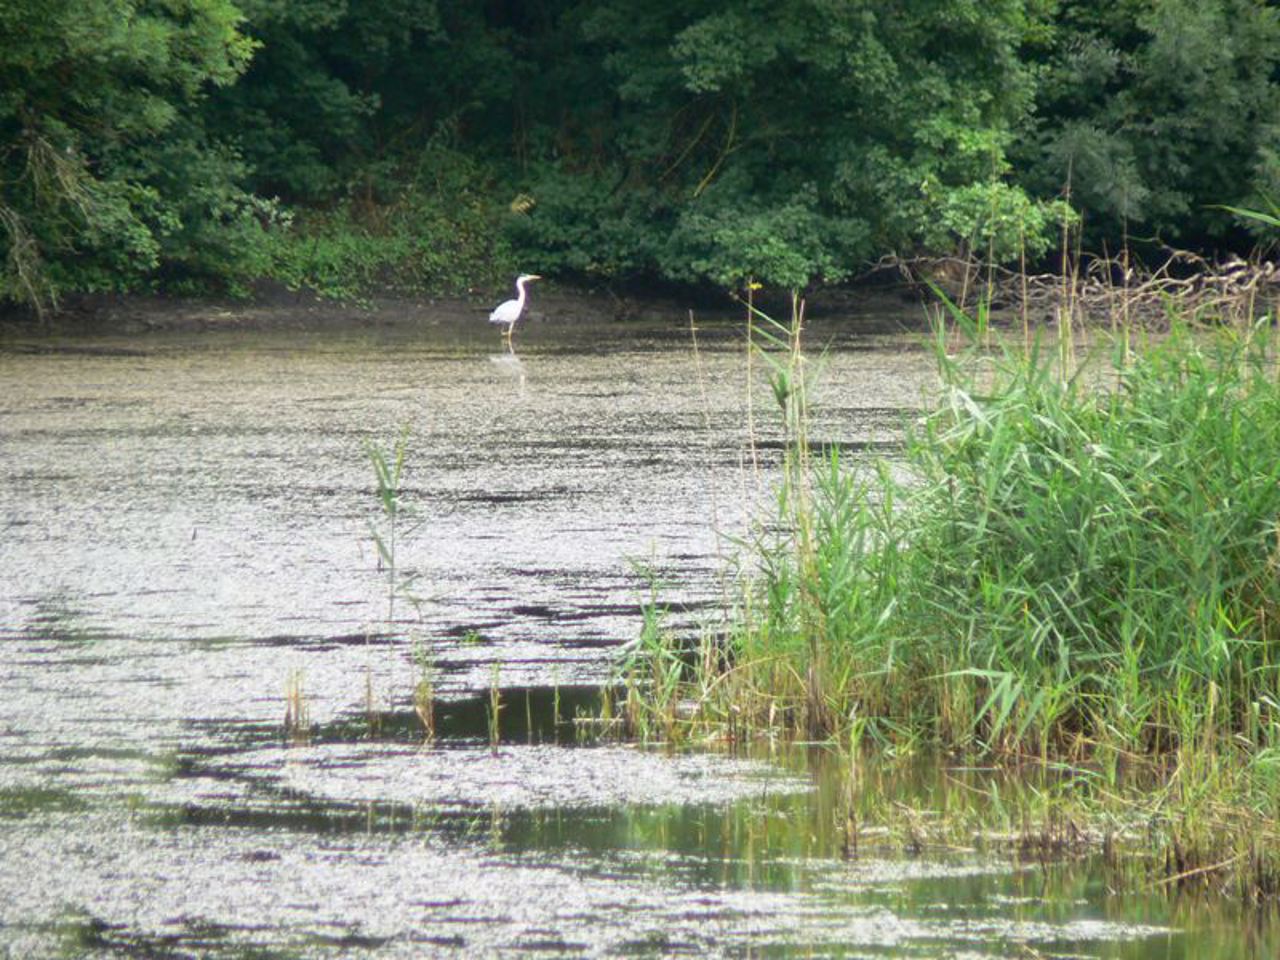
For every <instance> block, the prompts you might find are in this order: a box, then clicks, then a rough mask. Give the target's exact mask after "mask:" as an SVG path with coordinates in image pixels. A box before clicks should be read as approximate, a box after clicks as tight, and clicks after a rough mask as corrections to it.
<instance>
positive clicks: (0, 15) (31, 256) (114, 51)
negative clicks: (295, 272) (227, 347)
mask: <svg viewBox="0 0 1280 960" xmlns="http://www.w3.org/2000/svg"><path fill="white" fill-rule="evenodd" d="M239 22H240V14H239V11H238V10H237V9H236V7H235V6H233V5H232V4H231V3H230V2H228V0H191V2H189V3H186V4H184V5H183V6H182V8H181V9H180V10H179V9H177V8H175V7H172V6H171V5H164V4H160V5H157V4H151V3H144V2H134V0H91V2H87V3H69V2H66V0H61V2H56V3H54V4H52V5H51V4H49V3H34V2H30V0H14V2H10V3H7V4H5V5H4V7H3V8H2V9H0V36H3V37H4V38H5V39H4V43H3V44H2V45H0V90H3V91H4V93H3V95H0V225H3V228H4V231H3V234H0V244H2V249H3V253H4V256H5V269H4V271H3V273H0V295H4V296H6V297H9V298H15V299H20V300H25V301H27V302H30V303H33V304H35V305H37V306H42V305H44V304H46V303H48V302H50V301H52V300H53V299H54V298H56V296H57V293H58V291H59V290H60V289H64V288H72V289H119V288H122V287H127V286H132V285H135V284H137V283H138V282H140V281H141V280H142V279H143V278H145V277H147V276H148V275H149V274H150V273H151V272H152V271H153V270H154V269H155V268H156V266H157V265H158V264H159V262H160V261H161V259H162V258H163V259H168V260H171V261H172V262H174V263H179V262H184V261H185V263H186V265H187V266H188V267H189V268H193V269H199V268H200V266H201V265H202V263H203V262H204V260H205V258H207V257H212V258H214V259H215V260H217V261H218V263H217V267H216V269H217V270H219V271H223V270H226V269H227V268H228V267H234V261H235V257H236V254H235V251H237V250H239V249H241V248H242V247H241V244H242V241H243V239H244V235H243V231H244V230H245V228H246V222H247V220H248V219H250V218H251V216H252V214H253V212H254V207H255V202H254V201H253V200H252V198H250V197H248V196H247V195H245V194H243V193H242V192H240V191H239V190H238V189H237V188H236V187H235V184H234V177H235V174H236V172H237V170H236V164H235V159H234V156H233V155H232V154H230V153H228V152H226V151H222V150H220V149H219V148H218V147H217V146H216V145H212V144H209V143H208V142H207V141H205V140H204V139H203V137H202V134H201V131H200V128H199V126H198V123H196V122H193V121H189V120H187V119H186V114H187V112H189V111H191V110H192V109H193V108H194V106H195V105H196V103H197V102H198V101H199V98H200V97H201V96H202V94H203V92H204V91H205V90H206V89H207V88H208V87H210V86H213V85H225V84H229V83H232V82H233V81H234V80H235V78H236V76H237V75H238V74H239V73H240V71H241V70H243V69H244V66H245V64H246V63H247V61H248V58H249V56H250V53H251V50H252V45H251V43H250V42H249V41H248V40H247V39H246V38H245V37H244V36H242V35H241V34H240V33H239V32H238V30H237V27H238V24H239ZM192 159H195V160H196V161H197V162H196V163H195V164H190V163H188V162H187V161H190V160H192ZM193 208H198V209H199V210H200V214H203V216H201V215H200V214H197V215H194V216H193ZM199 219H203V221H204V222H203V223H202V224H201V225H200V226H199V227H198V228H197V229H195V230H194V231H191V232H188V231H187V230H186V229H185V224H186V223H187V222H188V221H193V220H199ZM219 227H226V228H228V229H227V232H226V233H224V232H222V231H220V230H219ZM219 258H220V259H219ZM228 258H230V259H228Z"/></svg>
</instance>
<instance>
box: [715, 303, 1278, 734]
mask: <svg viewBox="0 0 1280 960" xmlns="http://www.w3.org/2000/svg"><path fill="white" fill-rule="evenodd" d="M956 316H957V318H958V319H959V320H960V321H961V322H962V323H963V324H965V325H970V321H969V320H968V318H967V317H964V316H963V315H962V314H959V313H958V312H957V313H956ZM970 330H971V332H976V327H972V326H970ZM944 340H949V337H946V336H941V335H940V340H939V352H938V358H939V364H940V370H941V373H942V378H943V392H942V395H941V397H940V398H939V401H938V403H937V405H936V406H935V407H934V409H932V410H931V411H930V412H929V413H928V415H927V416H926V417H924V418H923V419H922V420H921V421H920V422H919V424H918V425H917V426H916V427H914V428H913V429H911V430H910V432H909V434H908V439H907V443H906V447H905V450H904V463H903V465H902V466H903V467H904V468H905V470H906V472H907V474H908V475H909V479H908V480H906V481H905V482H904V480H903V479H902V476H903V474H902V473H901V472H900V471H899V470H890V469H888V468H887V467H886V466H884V465H881V466H880V467H879V468H878V469H873V470H871V471H862V472H860V473H857V474H854V473H851V472H850V471H849V470H848V469H847V468H846V466H845V465H844V464H842V463H841V462H840V458H839V457H838V456H837V455H835V454H832V455H831V457H830V458H829V460H828V461H827V462H826V463H825V464H820V465H819V467H818V468H815V469H813V470H812V471H803V472H794V471H793V472H789V473H788V474H787V479H786V487H785V489H784V493H783V498H782V501H781V502H782V504H783V506H784V511H783V513H782V516H781V518H780V519H781V521H782V522H781V523H780V524H779V525H778V526H780V527H781V530H782V531H783V532H782V533H781V535H780V537H779V539H778V540H776V541H774V542H766V541H762V542H761V544H760V545H759V549H758V555H759V559H760V563H761V565H762V569H763V582H762V583H761V585H760V591H759V593H760V595H759V598H758V599H755V600H753V601H752V602H751V603H750V605H749V609H750V610H751V611H752V613H751V614H750V615H749V616H747V617H746V618H745V619H744V620H743V621H742V622H741V624H740V627H739V629H738V631H737V633H736V638H735V641H734V645H733V648H732V650H731V652H730V653H729V654H728V656H727V659H728V660H729V661H730V662H732V663H734V664H736V665H737V667H736V669H737V672H738V673H740V674H741V675H742V677H740V678H739V679H738V681H737V682H738V684H739V686H738V689H739V690H741V689H742V687H743V685H747V684H750V685H751V687H752V689H754V690H756V691H763V695H761V696H759V697H758V698H756V699H754V700H753V699H751V698H740V699H739V700H738V701H737V704H736V706H735V707H734V709H736V710H738V711H739V716H740V721H741V722H745V718H747V717H748V716H754V717H755V719H756V722H758V723H760V725H761V726H767V725H769V724H770V723H772V722H791V723H794V724H795V725H797V726H800V727H802V728H803V727H808V728H811V729H812V728H815V727H816V728H817V729H819V730H827V731H831V730H834V729H839V728H841V727H842V726H843V725H844V724H845V723H846V722H849V721H850V720H851V718H858V720H859V723H860V724H861V725H862V727H861V729H864V730H869V731H871V732H872V733H874V735H876V736H880V737H882V738H886V739H894V738H896V737H898V736H900V735H904V734H905V735H907V736H909V737H910V736H922V735H923V736H928V737H931V738H936V739H938V740H941V741H942V742H943V743H944V745H953V746H954V745H966V744H970V745H978V746H981V747H983V748H985V749H987V750H991V751H1002V750H1011V751H1024V750H1035V751H1038V752H1040V753H1041V755H1042V756H1046V757H1053V756H1060V755H1061V754H1062V753H1064V752H1070V751H1074V750H1081V749H1085V750H1087V751H1089V752H1090V753H1095V752H1096V753H1097V754H1100V755H1102V756H1104V757H1108V756H1110V757H1114V756H1115V755H1116V754H1117V753H1129V754H1138V755H1145V754H1150V753H1153V752H1154V753H1166V752H1172V751H1183V750H1185V751H1194V750H1198V749H1203V748H1212V749H1213V750H1222V751H1223V752H1225V753H1229V752H1232V751H1234V750H1235V749H1236V745H1237V744H1240V743H1245V744H1251V745H1253V746H1254V747H1256V748H1258V749H1262V748H1267V749H1276V748H1277V747H1280V744H1277V743H1275V742H1274V739H1273V738H1274V731H1275V730H1277V729H1280V726H1278V724H1280V703H1277V702H1276V700H1275V697H1274V690H1275V688H1276V683H1277V682H1278V681H1280V659H1278V658H1277V651H1278V650H1280V633H1278V632H1277V624H1278V623H1280V620H1277V615H1278V614H1280V578H1277V576H1276V565H1277V558H1278V557H1280V539H1277V537H1278V535H1280V528H1278V527H1277V518H1280V465H1278V464H1277V461H1276V458H1275V456H1274V451H1275V449H1276V446H1277V444H1278V443H1280V382H1277V380H1276V377H1275V368H1274V357H1275V348H1276V343H1275V341H1274V336H1273V333H1272V332H1271V330H1270V328H1269V327H1265V326H1264V327H1259V328H1256V329H1254V330H1246V331H1243V332H1240V333H1235V332H1232V333H1223V334H1221V335H1220V337H1219V338H1217V339H1201V338H1195V339H1193V338H1192V336H1191V335H1190V334H1189V333H1186V332H1184V331H1181V330H1175V332H1174V335H1173V336H1172V337H1171V338H1170V339H1169V340H1168V341H1166V342H1164V343H1161V344H1159V345H1154V346H1150V347H1148V348H1147V349H1145V350H1144V351H1142V352H1141V353H1139V354H1137V355H1133V354H1129V353H1128V352H1127V351H1121V350H1117V352H1116V354H1115V355H1114V357H1113V358H1112V360H1113V362H1112V363H1110V364H1103V365H1102V366H1101V368H1100V369H1092V368H1089V367H1086V368H1083V369H1082V370H1079V371H1076V372H1075V373H1074V374H1072V375H1070V376H1067V375H1066V371H1064V370H1063V369H1062V368H1061V366H1060V365H1059V362H1058V361H1057V360H1054V359H1053V358H1052V357H1048V356H1045V355H1042V354H1041V353H1040V352H1038V351H1035V350H1033V351H1031V352H1030V353H1028V354H1025V355H1024V354H1022V353H1020V352H1013V351H1010V352H1007V353H1005V354H1003V355H997V356H996V357H992V356H991V355H990V354H989V353H988V352H986V351H985V350H981V349H978V348H977V347H976V346H975V348H974V349H973V350H972V351H970V352H968V353H966V354H964V355H962V356H960V357H958V358H956V357H951V356H949V355H948V353H947V350H946V344H945V343H944V342H943V341H944ZM791 432H792V433H794V430H792V431H791ZM725 659H726V658H725V657H722V658H719V659H718V660H717V661H716V662H718V663H723V662H724V660H725ZM763 674H767V676H763ZM747 677H749V678H751V679H744V678H747ZM701 682H702V683H703V685H706V683H707V682H706V680H705V679H704V680H702V681H701ZM731 686H732V685H728V684H726V687H731ZM766 717H767V718H769V719H767V720H766V719H765V718H766ZM1237 737H1243V738H1245V740H1243V741H1240V740H1236V739H1233V738H1237ZM1085 744H1087V745H1088V747H1083V746H1082V745H1085Z"/></svg>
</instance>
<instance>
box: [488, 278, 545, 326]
mask: <svg viewBox="0 0 1280 960" xmlns="http://www.w3.org/2000/svg"><path fill="white" fill-rule="evenodd" d="M541 279H542V277H540V276H538V275H537V274H536V273H522V274H520V276H518V277H516V293H517V294H518V296H517V297H516V298H515V299H514V300H507V301H505V302H503V303H500V304H498V305H497V306H496V307H494V310H493V313H491V314H489V322H490V323H503V324H506V326H507V329H506V331H505V332H504V333H503V334H502V335H503V337H505V338H506V339H507V340H508V341H510V340H511V334H512V332H513V331H514V330H515V328H516V321H517V320H519V319H520V315H521V314H522V313H524V302H525V299H526V298H527V293H526V291H525V289H524V285H525V284H526V283H528V282H529V281H530V280H541Z"/></svg>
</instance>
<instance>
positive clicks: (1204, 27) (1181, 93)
mask: <svg viewBox="0 0 1280 960" xmlns="http://www.w3.org/2000/svg"><path fill="white" fill-rule="evenodd" d="M1033 58H1036V59H1039V60H1040V61H1041V63H1042V64H1043V69H1042V74H1041V80H1040V83H1039V93H1038V97H1037V99H1038V103H1037V110H1036V114H1035V123H1034V125H1033V127H1032V128H1030V129H1029V131H1028V133H1027V135H1026V136H1025V138H1024V139H1023V140H1022V141H1021V143H1020V145H1019V148H1018V150H1017V151H1016V156H1017V158H1018V160H1019V166H1020V167H1021V169H1022V171H1023V176H1022V178H1021V182H1023V183H1024V184H1025V185H1027V187H1028V188H1029V189H1030V190H1032V191H1034V192H1036V193H1038V194H1040V195H1042V196H1043V195H1050V194H1052V193H1053V192H1055V191H1061V192H1063V193H1064V194H1065V193H1066V192H1067V191H1069V193H1070V197H1071V202H1072V203H1073V204H1074V205H1075V206H1077V207H1078V208H1079V209H1081V210H1082V211H1083V212H1084V215H1085V220H1086V224H1087V225H1088V227H1089V235H1090V238H1091V240H1092V241H1093V242H1095V243H1101V242H1104V241H1105V240H1108V239H1109V240H1110V242H1111V243H1112V244H1117V243H1118V242H1119V241H1120V238H1121V237H1122V236H1123V234H1124V233H1125V232H1126V230H1127V231H1128V232H1130V233H1131V234H1133V235H1135V236H1142V235H1145V236H1149V237H1155V236H1159V237H1161V238H1164V239H1166V240H1169V241H1177V242H1179V243H1191V244H1194V245H1200V246H1214V245H1220V244H1225V243H1229V242H1230V241H1231V239H1232V227H1233V223H1232V218H1231V215H1230V214H1229V213H1227V212H1226V211H1224V210H1222V209H1221V206H1220V205H1223V204H1237V205H1243V206H1251V207H1258V208H1265V201H1266V199H1267V198H1275V197H1280V71H1278V68H1280V8H1278V7H1277V6H1276V5H1275V4H1274V3H1268V2H1267V0H1120V2H1115V3H1100V2H1098V0H1064V2H1063V3H1062V5H1061V8H1060V10H1059V11H1058V13H1057V16H1056V30H1055V32H1054V34H1053V35H1052V42H1051V44H1050V45H1049V47H1048V49H1047V51H1046V50H1041V51H1040V52H1039V53H1038V54H1033Z"/></svg>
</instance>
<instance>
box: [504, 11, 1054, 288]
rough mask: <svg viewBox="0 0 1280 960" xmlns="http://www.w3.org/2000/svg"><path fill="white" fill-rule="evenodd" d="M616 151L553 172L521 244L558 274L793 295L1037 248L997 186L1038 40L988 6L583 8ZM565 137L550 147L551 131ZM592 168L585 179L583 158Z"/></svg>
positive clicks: (1034, 218)
mask: <svg viewBox="0 0 1280 960" xmlns="http://www.w3.org/2000/svg"><path fill="white" fill-rule="evenodd" d="M588 6H589V7H590V12H589V13H588V14H586V15H585V16H583V17H582V29H583V32H584V40H585V41H586V42H587V43H588V44H590V45H594V46H596V47H598V48H599V49H600V55H601V57H602V61H603V64H604V66H605V68H606V70H607V75H608V78H609V81H610V84H611V90H610V92H611V94H612V96H611V101H612V102H610V103H607V104H604V105H603V106H602V105H601V104H600V103H599V101H598V97H597V98H592V97H588V100H587V103H588V105H589V106H590V107H591V108H592V110H593V113H594V114H596V115H598V116H602V117H611V118H612V119H611V121H610V122H609V123H608V135H607V136H605V137H599V138H597V142H593V143H591V144H584V143H581V142H579V143H577V144H575V145H574V147H573V149H572V150H571V151H564V150H563V149H562V150H561V153H560V155H557V156H550V157H545V158H543V159H545V160H546V161H547V166H546V167H545V168H544V169H543V170H541V171H539V173H540V177H539V178H537V179H535V181H534V187H533V189H532V191H531V192H532V193H533V195H534V197H535V199H537V200H538V202H539V206H538V207H536V208H535V209H534V210H533V212H532V213H531V214H530V215H529V217H528V219H527V222H526V223H525V224H524V225H523V228H522V229H520V230H519V231H518V236H519V237H520V239H521V241H522V242H523V243H524V244H525V245H526V246H527V247H528V248H529V249H531V250H536V251H538V252H539V253H540V254H541V255H542V257H543V261H544V262H546V261H549V262H551V263H552V264H553V265H554V266H556V267H561V268H571V269H578V270H583V269H585V270H587V271H599V272H603V273H609V272H613V271H615V270H618V269H632V268H636V267H641V268H648V269H652V270H656V271H658V272H660V273H662V274H664V275H666V276H668V277H672V278H675V279H680V280H702V279H712V280H714V281H716V282H718V283H722V284H729V283H736V282H739V281H741V280H742V279H744V278H746V277H749V276H754V277H758V278H761V279H764V280H766V281H769V282H773V283H777V284H782V285H785V286H803V285H804V284H806V283H807V282H809V281H811V280H815V279H828V280H832V279H840V278H842V277H845V276H847V275H849V274H850V273H851V272H853V271H855V270H856V269H857V268H858V266H859V265H860V264H861V263H862V262H864V261H865V260H866V259H867V258H869V257H874V256H876V255H878V254H880V253H885V252H889V251H894V250H897V251H900V252H911V251H914V250H917V249H920V248H921V247H926V248H932V249H936V250H937V249H947V248H954V247H955V246H956V245H957V244H961V243H976V244H978V245H979V246H980V247H981V248H983V249H987V248H988V247H989V246H990V245H991V244H994V245H995V246H996V247H997V248H998V249H997V250H996V252H997V254H998V255H1008V254H1009V253H1010V252H1011V251H1012V250H1013V249H1014V248H1015V247H1016V245H1017V244H1018V243H1020V242H1024V240H1025V242H1029V243H1031V244H1033V245H1035V244H1042V243H1043V242H1044V241H1045V239H1046V238H1047V236H1048V231H1047V230H1046V229H1045V228H1046V223H1047V219H1048V218H1047V211H1046V210H1045V209H1044V208H1043V207H1042V206H1039V205H1037V204H1035V203H1033V202H1031V201H1029V200H1028V199H1027V197H1026V196H1025V195H1023V194H1022V192H1021V191H1020V190H1019V189H1018V188H1016V187H1013V186H1011V185H1010V184H1009V182H1008V174H1009V167H1008V163H1007V160H1006V152H1007V149H1008V146H1009V142H1010V139H1011V136H1012V132H1013V131H1014V129H1015V128H1016V127H1017V126H1018V124H1020V123H1021V122H1022V121H1023V119H1024V117H1025V115H1026V113H1027V111H1028V110H1029V109H1030V106H1031V104H1032V99H1033V95H1034V84H1033V80H1034V77H1033V74H1032V72H1031V70H1030V69H1029V68H1028V67H1027V66H1026V65H1025V64H1024V63H1023V62H1022V61H1021V60H1020V59H1019V51H1020V49H1021V47H1022V46H1023V44H1024V43H1026V42H1027V41H1028V39H1029V38H1032V37H1035V36H1036V35H1037V34H1039V33H1042V32H1043V31H1044V30H1045V29H1046V23H1045V21H1044V17H1043V11H1042V10H1041V9H1040V8H1039V5H1037V4H1034V3H1032V4H1028V3H1025V2H1018V0H1000V2H986V3H980V2H976V0H897V2H890V3H884V2H870V0H862V2H859V0H841V2H834V0H783V2H771V0H701V2H694V3H679V4H652V3H640V2H638V0H609V2H605V3H594V4H590V5H588ZM563 132H564V131H562V133H563ZM584 157H586V158H588V162H583V158H584Z"/></svg>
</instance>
